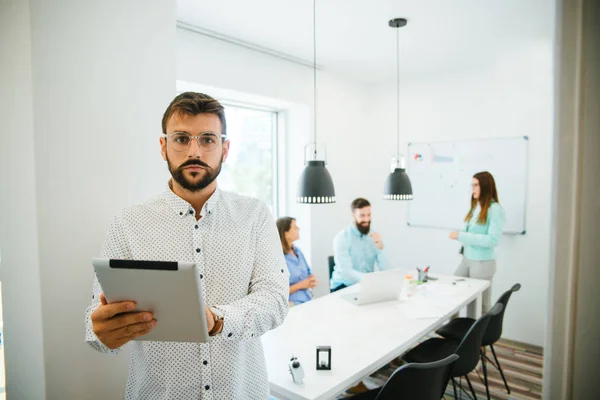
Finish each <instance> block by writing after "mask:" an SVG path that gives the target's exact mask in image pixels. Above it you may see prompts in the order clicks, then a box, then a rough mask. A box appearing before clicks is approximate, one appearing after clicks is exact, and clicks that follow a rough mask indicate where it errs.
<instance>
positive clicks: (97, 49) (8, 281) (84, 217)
mask: <svg viewBox="0 0 600 400" xmlns="http://www.w3.org/2000/svg"><path fill="white" fill-rule="evenodd" d="M0 1H2V2H0V4H1V5H2V8H1V9H0V22H1V23H0V25H1V26H2V27H0V29H1V31H0V32H1V33H2V34H1V37H0V43H1V46H2V47H1V49H2V53H1V54H3V55H6V54H11V56H10V57H4V56H3V57H2V61H1V64H0V65H1V70H0V76H1V77H2V78H0V79H2V81H1V82H2V86H1V87H2V90H0V106H1V107H0V108H1V109H2V112H3V114H2V120H3V122H4V124H3V128H4V129H3V130H2V134H1V135H0V138H1V139H0V140H1V142H0V171H1V172H0V177H1V180H0V188H1V189H0V190H2V196H1V197H0V201H1V203H0V221H1V222H0V248H1V250H2V270H1V271H0V277H1V278H2V289H3V290H2V292H3V297H4V298H3V305H4V314H5V315H4V330H5V339H6V340H5V346H6V348H5V350H6V372H7V388H6V391H7V396H8V400H10V399H12V398H14V399H20V398H35V399H43V398H48V399H55V398H57V399H58V398H60V399H63V398H64V399H71V398H86V399H96V398H97V399H106V398H120V397H122V396H123V392H124V383H125V378H126V373H127V371H126V367H127V361H128V358H127V354H125V355H123V356H119V357H108V356H104V355H101V354H99V353H96V352H94V351H93V350H91V348H89V347H88V346H87V345H86V344H85V343H84V320H83V317H84V310H85V307H86V306H87V304H88V303H89V301H90V293H91V283H92V277H93V272H92V267H91V264H90V260H91V258H93V257H95V256H97V255H98V254H99V251H100V247H101V245H102V241H103V239H104V235H105V232H106V228H107V227H108V224H109V222H110V219H111V217H112V215H113V214H114V213H115V212H116V211H117V210H118V209H120V208H122V207H123V206H126V205H129V204H132V203H135V202H139V201H141V200H142V199H145V198H147V197H149V196H151V195H154V194H156V193H158V192H159V191H160V190H162V187H163V185H164V184H165V183H166V178H167V176H168V171H167V169H166V166H165V164H164V162H163V161H162V159H161V157H160V154H159V147H158V138H159V135H160V133H161V126H160V121H161V117H162V113H163V112H164V109H165V108H166V106H167V105H168V103H169V102H170V101H171V99H172V98H173V96H174V95H175V51H174V49H175V1H174V0H161V1H153V2H147V1H142V0H128V1H116V0H113V1H102V2H100V1H98V2H91V1H83V2H82V1H78V0H61V1H60V2H48V1H45V0H30V1H29V2H27V1H18V0H14V1H10V0H0ZM6 11H8V12H6ZM5 48H6V49H9V50H11V51H8V52H7V51H4V50H5ZM5 87H8V88H9V89H10V90H8V91H6V90H5V89H4V88H5ZM5 114H6V116H5ZM7 121H8V123H7ZM5 221H6V222H5ZM40 289H41V290H40ZM42 338H43V341H42Z"/></svg>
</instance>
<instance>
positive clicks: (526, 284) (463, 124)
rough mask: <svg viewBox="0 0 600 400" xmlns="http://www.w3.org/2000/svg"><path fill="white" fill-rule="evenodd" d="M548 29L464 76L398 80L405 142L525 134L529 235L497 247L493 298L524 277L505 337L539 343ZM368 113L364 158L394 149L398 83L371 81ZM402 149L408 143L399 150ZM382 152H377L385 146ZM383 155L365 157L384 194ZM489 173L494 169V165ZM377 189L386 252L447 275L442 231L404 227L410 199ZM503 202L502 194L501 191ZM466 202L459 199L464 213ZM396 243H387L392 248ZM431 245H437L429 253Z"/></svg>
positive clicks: (451, 266) (451, 249) (547, 170)
mask: <svg viewBox="0 0 600 400" xmlns="http://www.w3.org/2000/svg"><path fill="white" fill-rule="evenodd" d="M551 35H552V32H549V38H548V40H547V41H540V42H531V43H523V47H522V48H519V49H514V53H513V54H511V55H510V57H507V58H505V59H502V60H500V62H499V63H498V64H496V65H493V66H490V68H488V69H484V70H481V71H479V73H475V72H471V73H470V74H469V75H465V76H444V75H441V74H440V75H439V76H432V77H430V79H427V80H426V81H404V82H402V83H401V100H400V103H401V104H400V115H401V124H400V129H401V133H400V135H401V148H403V149H406V145H407V143H408V142H427V141H448V140H461V139H471V138H494V137H511V136H523V135H528V136H529V138H530V151H529V176H528V198H527V200H528V201H527V209H526V214H527V234H526V235H524V236H513V235H505V236H503V238H502V241H501V243H500V245H499V247H498V250H497V255H498V272H497V274H496V276H495V279H494V282H493V288H492V296H493V299H495V298H497V297H498V296H500V294H502V293H503V292H504V291H505V290H508V288H510V287H511V286H512V284H514V283H516V282H520V283H521V284H522V286H523V287H522V289H521V291H520V292H518V293H517V294H515V295H514V296H513V297H512V299H511V303H510V305H509V308H508V310H509V311H508V312H507V313H506V316H505V325H504V327H505V329H504V335H503V336H504V337H506V338H510V339H515V340H519V341H523V342H527V343H532V344H537V345H543V341H544V327H545V324H544V321H545V319H544V314H545V310H546V304H547V302H546V287H547V283H548V272H549V266H548V263H549V261H548V260H549V251H550V247H549V245H550V234H549V229H550V201H549V200H550V196H551V184H552V180H551V171H552V169H551V166H552V157H553V155H552V144H553V130H552V129H553V114H552V109H553V108H552V107H553V103H552V102H553V92H552V90H553V88H552V85H553V71H552V57H553V52H552V36H551ZM367 98H368V99H370V100H371V104H370V109H369V113H368V115H367V118H368V120H369V121H370V124H371V128H369V129H368V131H369V133H371V134H372V135H373V136H372V137H373V138H375V137H376V136H375V135H381V136H378V137H381V139H380V140H378V141H377V142H379V143H378V145H376V146H372V147H371V150H370V151H365V154H364V157H365V159H366V160H376V159H377V157H378V156H379V157H381V156H382V155H385V156H389V157H391V155H392V154H393V152H394V149H395V140H396V139H395V138H396V135H395V133H396V119H395V118H396V117H395V115H396V114H395V108H396V106H395V103H396V100H395V88H394V85H389V86H383V87H382V86H379V87H374V88H372V90H371V91H370V94H369V95H368V96H367ZM404 151H405V150H404ZM382 153H383V154H382ZM389 157H388V158H387V159H384V160H383V161H384V162H378V163H373V162H370V163H369V164H371V165H370V167H369V169H368V172H367V171H366V173H371V174H373V175H374V176H376V177H378V178H379V179H374V180H373V181H372V182H369V181H368V180H366V179H365V181H364V182H365V185H366V187H365V191H366V192H367V193H380V191H381V189H382V184H383V177H384V176H385V175H386V174H387V173H388V172H389V169H388V168H389V167H388V166H389V162H387V161H388V160H389ZM491 172H492V174H493V171H491ZM464 179H465V180H470V176H465V177H464ZM373 197H374V199H373V200H374V202H373V203H374V213H376V214H375V216H374V218H375V222H374V224H375V223H377V227H378V228H377V229H379V230H380V232H381V233H382V235H383V238H384V242H386V243H387V244H388V251H389V253H390V257H391V259H392V260H393V261H394V262H395V263H398V264H399V265H400V266H402V267H414V266H425V265H430V266H431V268H432V270H433V271H439V272H442V273H453V272H454V270H455V268H456V266H457V265H458V263H459V260H460V256H459V255H458V254H457V253H458V248H459V246H458V244H457V243H456V242H454V241H451V240H449V239H448V231H447V230H443V229H440V230H438V229H431V228H418V227H407V226H406V216H407V206H406V204H405V203H402V202H388V201H383V200H380V198H377V197H376V196H373ZM499 197H500V202H501V203H502V193H499ZM468 207H469V205H468V204H467V203H465V209H464V212H465V214H466V212H467V211H468ZM392 245H393V246H392ZM432 249H435V250H434V251H432Z"/></svg>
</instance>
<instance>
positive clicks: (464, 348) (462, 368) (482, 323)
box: [450, 304, 504, 378]
mask: <svg viewBox="0 0 600 400" xmlns="http://www.w3.org/2000/svg"><path fill="white" fill-rule="evenodd" d="M503 307H504V306H503V305H502V304H495V305H494V307H492V309H491V310H490V311H488V312H487V313H485V314H484V315H482V316H481V317H479V319H478V320H477V321H475V323H474V324H473V325H472V326H471V328H469V330H468V331H467V333H466V335H465V337H463V339H462V341H461V342H460V344H459V345H458V348H457V349H456V354H458V356H459V357H460V359H459V361H458V362H457V363H456V364H454V366H453V367H452V371H451V372H450V376H452V377H453V378H455V377H458V376H463V375H467V374H468V373H469V372H471V371H473V370H474V369H475V366H476V365H477V362H479V351H480V348H481V342H482V340H483V335H484V333H485V330H486V329H487V327H488V324H489V322H490V319H491V318H492V317H493V316H496V315H498V314H499V313H500V312H501V311H502V308H503Z"/></svg>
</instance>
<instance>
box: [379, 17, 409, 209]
mask: <svg viewBox="0 0 600 400" xmlns="http://www.w3.org/2000/svg"><path fill="white" fill-rule="evenodd" d="M407 22H408V21H407V20H406V19H404V18H394V19H392V20H391V21H390V22H389V26H390V27H392V28H396V113H397V124H396V135H397V142H396V143H397V144H396V151H397V153H396V155H397V156H396V158H395V159H394V163H393V164H394V165H393V167H392V173H390V174H389V175H388V177H387V179H386V180H385V184H384V185H383V198H384V199H385V200H412V199H413V192H412V185H411V184H410V179H409V178H408V175H407V174H406V171H405V169H404V156H403V155H402V156H401V155H400V33H399V32H400V28H402V27H403V26H406V24H407Z"/></svg>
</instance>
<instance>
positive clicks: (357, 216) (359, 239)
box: [330, 198, 390, 292]
mask: <svg viewBox="0 0 600 400" xmlns="http://www.w3.org/2000/svg"><path fill="white" fill-rule="evenodd" d="M350 208H351V210H352V220H353V223H352V224H351V225H350V226H349V227H347V228H346V229H344V230H343V231H341V232H339V233H338V234H337V235H335V238H334V239H333V256H334V259H335V267H334V269H333V274H332V276H331V283H330V289H331V292H335V291H336V290H339V289H343V288H345V287H348V286H351V285H354V284H355V283H357V282H360V281H361V279H362V278H363V276H364V275H365V274H366V273H369V272H373V271H374V270H375V262H377V265H378V266H379V269H380V270H384V269H390V265H389V261H388V260H387V257H386V256H385V253H384V252H383V242H382V241H381V236H380V235H379V234H378V233H371V234H369V231H370V230H371V204H370V203H369V202H368V201H367V200H366V199H363V198H358V199H356V200H354V201H353V202H352V204H351V206H350Z"/></svg>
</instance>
